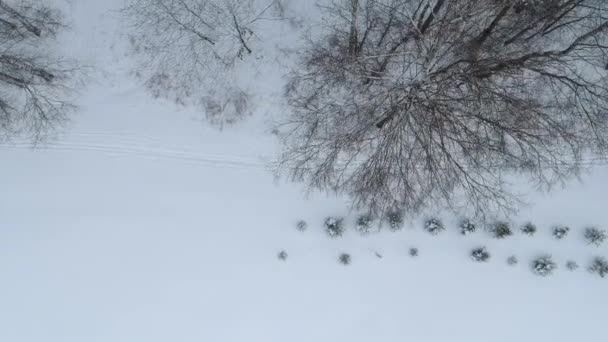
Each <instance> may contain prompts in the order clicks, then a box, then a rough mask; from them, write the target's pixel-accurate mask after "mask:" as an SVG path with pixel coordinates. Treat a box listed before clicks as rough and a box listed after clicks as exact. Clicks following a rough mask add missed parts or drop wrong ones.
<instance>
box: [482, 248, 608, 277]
mask: <svg viewBox="0 0 608 342" xmlns="http://www.w3.org/2000/svg"><path fill="white" fill-rule="evenodd" d="M470 257H471V259H472V260H473V261H476V262H488V261H489V260H490V258H491V254H490V252H489V251H488V250H487V249H486V248H485V247H478V248H474V249H473V250H472V251H471V252H470ZM517 262H518V261H517V257H515V256H510V257H509V258H507V263H508V264H509V265H516V264H517ZM531 267H532V272H534V274H536V275H539V276H542V277H546V276H549V275H551V274H553V272H554V271H555V270H556V269H557V263H556V262H555V261H554V260H553V258H552V257H551V256H550V255H543V256H540V257H538V258H536V259H534V260H533V261H532V263H531ZM566 268H567V269H568V270H569V271H575V270H577V269H578V268H579V266H578V263H577V262H576V261H574V260H568V261H567V262H566ZM588 270H589V271H590V272H592V273H595V274H597V275H599V276H600V277H602V278H604V277H605V276H606V275H608V261H606V259H605V258H602V257H595V258H594V259H593V260H592V261H591V264H590V265H589V267H588Z"/></svg>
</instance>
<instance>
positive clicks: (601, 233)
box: [585, 227, 607, 247]
mask: <svg viewBox="0 0 608 342" xmlns="http://www.w3.org/2000/svg"><path fill="white" fill-rule="evenodd" d="M606 237H607V235H606V231H605V230H602V229H598V228H596V227H589V228H587V229H585V239H586V240H587V242H588V243H589V244H590V245H595V246H596V247H599V246H601V245H602V244H603V243H604V241H605V240H606Z"/></svg>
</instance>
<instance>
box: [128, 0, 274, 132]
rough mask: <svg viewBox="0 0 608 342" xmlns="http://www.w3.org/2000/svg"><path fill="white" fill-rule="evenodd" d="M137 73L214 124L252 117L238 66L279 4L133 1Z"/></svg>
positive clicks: (260, 0) (264, 0)
mask: <svg viewBox="0 0 608 342" xmlns="http://www.w3.org/2000/svg"><path fill="white" fill-rule="evenodd" d="M127 4H128V5H127V6H126V7H125V9H124V13H125V14H126V15H127V18H128V21H129V23H130V26H131V27H130V35H131V41H132V43H133V47H134V52H135V54H136V55H137V57H138V65H139V67H137V72H138V74H139V75H140V76H141V77H142V78H143V79H144V80H145V82H146V86H147V87H148V88H149V89H150V90H151V91H152V94H153V95H154V96H156V97H161V98H169V99H171V100H174V101H176V102H177V103H180V104H193V105H195V106H198V107H200V108H201V109H202V110H203V111H204V112H205V114H206V116H207V118H208V119H209V121H210V122H212V123H216V124H220V125H222V124H225V123H232V122H235V121H237V120H239V119H240V118H242V117H243V116H245V115H247V114H248V113H249V105H248V104H249V101H250V99H249V94H248V93H247V92H245V91H244V90H242V89H241V88H240V87H239V86H238V82H236V79H238V66H239V62H241V61H242V60H244V59H246V58H248V57H250V55H252V54H253V52H254V49H255V42H256V39H257V38H259V37H257V36H256V28H257V25H258V24H259V22H260V21H261V20H263V19H267V18H268V17H271V13H272V11H270V10H271V9H272V10H273V9H275V7H276V6H277V5H278V4H279V1H278V0H128V3H127Z"/></svg>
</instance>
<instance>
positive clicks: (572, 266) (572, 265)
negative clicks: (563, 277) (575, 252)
mask: <svg viewBox="0 0 608 342" xmlns="http://www.w3.org/2000/svg"><path fill="white" fill-rule="evenodd" d="M566 268H567V269H568V270H570V271H576V270H577V269H578V264H577V263H576V261H574V260H568V262H566Z"/></svg>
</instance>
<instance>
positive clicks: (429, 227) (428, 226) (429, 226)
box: [424, 218, 445, 235]
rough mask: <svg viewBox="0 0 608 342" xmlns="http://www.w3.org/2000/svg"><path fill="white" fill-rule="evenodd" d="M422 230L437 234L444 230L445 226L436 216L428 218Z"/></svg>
mask: <svg viewBox="0 0 608 342" xmlns="http://www.w3.org/2000/svg"><path fill="white" fill-rule="evenodd" d="M424 230H426V231H427V232H429V233H431V235H437V234H439V233H441V232H442V231H444V230H445V227H444V226H443V223H442V222H441V220H439V219H437V218H430V219H428V220H426V222H425V223H424Z"/></svg>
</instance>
